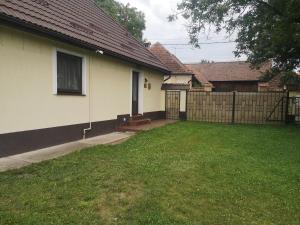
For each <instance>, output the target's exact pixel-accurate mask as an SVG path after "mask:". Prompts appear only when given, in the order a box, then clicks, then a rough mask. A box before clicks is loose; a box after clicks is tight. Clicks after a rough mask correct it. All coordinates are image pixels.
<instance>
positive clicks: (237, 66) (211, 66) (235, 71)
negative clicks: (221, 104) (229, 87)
mask: <svg viewBox="0 0 300 225" xmlns="http://www.w3.org/2000/svg"><path fill="white" fill-rule="evenodd" d="M186 66H187V67H189V68H190V69H191V70H193V71H194V73H196V74H198V76H202V79H203V77H204V78H206V80H208V81H210V82H213V81H258V80H260V77H261V76H262V73H263V72H265V71H266V70H267V69H270V68H271V64H266V65H265V66H263V67H262V68H261V69H260V70H256V69H251V68H250V64H249V63H247V62H219V63H199V64H187V65H186Z"/></svg>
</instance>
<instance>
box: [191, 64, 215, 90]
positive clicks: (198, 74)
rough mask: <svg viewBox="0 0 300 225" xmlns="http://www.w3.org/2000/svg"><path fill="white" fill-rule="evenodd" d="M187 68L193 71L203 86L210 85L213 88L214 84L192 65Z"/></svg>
mask: <svg viewBox="0 0 300 225" xmlns="http://www.w3.org/2000/svg"><path fill="white" fill-rule="evenodd" d="M186 67H187V68H189V69H190V70H191V71H193V73H194V76H195V78H196V79H197V80H198V81H199V82H200V83H201V84H202V85H209V86H212V84H211V83H210V82H209V81H208V80H207V79H206V77H205V76H204V75H203V74H202V73H201V72H199V71H198V70H196V69H194V67H193V66H191V65H186Z"/></svg>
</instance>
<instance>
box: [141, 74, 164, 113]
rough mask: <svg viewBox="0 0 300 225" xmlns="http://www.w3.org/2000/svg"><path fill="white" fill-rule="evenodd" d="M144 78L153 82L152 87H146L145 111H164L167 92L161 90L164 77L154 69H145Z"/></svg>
mask: <svg viewBox="0 0 300 225" xmlns="http://www.w3.org/2000/svg"><path fill="white" fill-rule="evenodd" d="M143 74H144V78H146V79H147V80H148V83H150V84H151V89H150V90H149V89H148V88H144V112H151V111H164V110H165V103H164V99H165V98H164V97H165V93H164V91H162V90H161V85H162V83H163V82H164V77H163V76H161V74H160V73H158V72H155V71H153V70H145V71H144V73H143Z"/></svg>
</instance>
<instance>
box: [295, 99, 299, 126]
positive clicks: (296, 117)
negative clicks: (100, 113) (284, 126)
mask: <svg viewBox="0 0 300 225" xmlns="http://www.w3.org/2000/svg"><path fill="white" fill-rule="evenodd" d="M295 121H296V123H300V97H295Z"/></svg>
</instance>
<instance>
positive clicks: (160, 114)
mask: <svg viewBox="0 0 300 225" xmlns="http://www.w3.org/2000/svg"><path fill="white" fill-rule="evenodd" d="M144 117H145V118H148V119H151V120H164V119H166V112H165V111H157V112H148V113H144Z"/></svg>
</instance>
